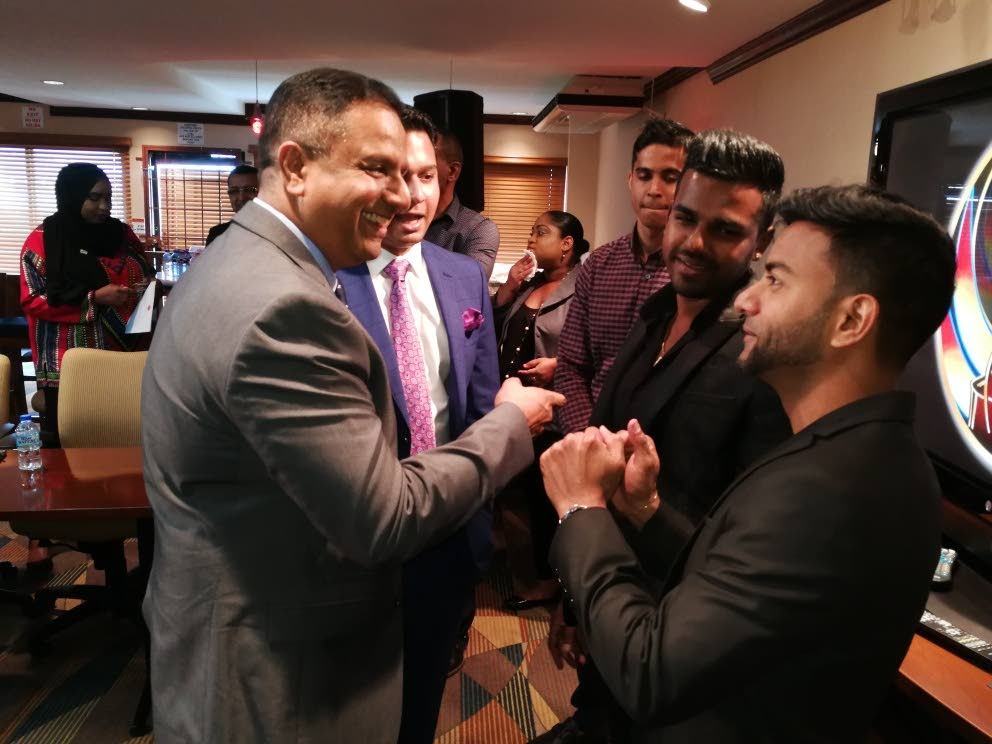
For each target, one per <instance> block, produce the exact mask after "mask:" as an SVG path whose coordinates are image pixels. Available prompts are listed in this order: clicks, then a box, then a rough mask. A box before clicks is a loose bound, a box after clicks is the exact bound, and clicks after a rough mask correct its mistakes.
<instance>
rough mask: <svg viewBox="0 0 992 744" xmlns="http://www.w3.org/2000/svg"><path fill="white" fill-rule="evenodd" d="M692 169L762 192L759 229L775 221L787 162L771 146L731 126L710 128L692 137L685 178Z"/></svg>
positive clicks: (764, 228)
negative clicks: (776, 207)
mask: <svg viewBox="0 0 992 744" xmlns="http://www.w3.org/2000/svg"><path fill="white" fill-rule="evenodd" d="M690 170H694V171H698V172H699V173H702V174H703V175H704V176H709V177H710V178H715V179H718V180H720V181H729V182H731V183H742V184H746V185H748V186H753V187H754V188H756V189H758V191H760V192H761V219H760V221H759V229H760V230H766V229H768V227H769V226H770V225H771V224H772V219H773V218H774V217H775V206H776V204H778V200H779V197H781V195H782V185H783V184H784V183H785V164H784V163H783V162H782V156H781V155H779V154H778V153H777V152H776V151H775V149H774V148H773V147H772V146H771V145H769V144H766V143H765V142H762V141H761V140H758V139H755V138H754V137H750V136H748V135H746V134H741V133H740V132H734V131H732V130H730V129H708V130H706V131H705V132H700V133H699V134H697V135H696V136H695V137H693V138H692V139H691V140H689V144H688V146H687V147H686V150H685V165H684V166H683V168H682V175H683V177H684V176H685V174H686V173H688V172H689V171H690Z"/></svg>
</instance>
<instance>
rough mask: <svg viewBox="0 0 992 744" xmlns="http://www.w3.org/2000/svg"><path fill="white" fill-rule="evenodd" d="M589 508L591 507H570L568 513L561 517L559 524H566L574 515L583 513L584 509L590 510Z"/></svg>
mask: <svg viewBox="0 0 992 744" xmlns="http://www.w3.org/2000/svg"><path fill="white" fill-rule="evenodd" d="M588 508H589V507H588V506H586V505H585V504H572V505H571V506H570V507H568V511H567V512H565V513H564V514H562V515H561V519H559V520H558V524H564V523H565V520H566V519H568V518H569V517H570V516H572V515H573V514H575V512H577V511H582V510H583V509H588Z"/></svg>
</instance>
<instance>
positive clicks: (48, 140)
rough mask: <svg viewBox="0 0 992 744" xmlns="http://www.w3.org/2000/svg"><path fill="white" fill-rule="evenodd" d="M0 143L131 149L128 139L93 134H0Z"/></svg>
mask: <svg viewBox="0 0 992 744" xmlns="http://www.w3.org/2000/svg"><path fill="white" fill-rule="evenodd" d="M0 142H3V143H4V144H5V145H42V146H44V145H48V146H51V147H70V148H72V147H105V148H107V149H114V150H126V149H130V147H131V138H130V137H100V136H98V135H93V134H36V133H33V132H0Z"/></svg>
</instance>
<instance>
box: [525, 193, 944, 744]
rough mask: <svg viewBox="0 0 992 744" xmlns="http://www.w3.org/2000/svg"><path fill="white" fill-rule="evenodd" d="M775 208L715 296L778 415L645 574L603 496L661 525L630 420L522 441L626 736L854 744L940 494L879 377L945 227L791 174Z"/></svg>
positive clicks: (929, 547)
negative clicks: (663, 575) (657, 572)
mask: <svg viewBox="0 0 992 744" xmlns="http://www.w3.org/2000/svg"><path fill="white" fill-rule="evenodd" d="M779 215H780V216H781V218H782V220H783V222H784V223H785V225H786V226H785V227H784V228H783V229H782V230H781V232H780V233H779V235H778V237H777V239H776V241H775V244H774V245H773V246H772V248H771V250H770V252H769V255H768V258H767V263H766V265H765V274H764V277H763V279H762V280H761V281H760V282H758V283H757V284H755V285H753V286H752V287H750V288H749V289H747V290H746V291H745V292H743V293H742V294H741V295H739V296H738V298H737V300H736V303H735V307H736V308H737V309H739V310H740V311H742V312H743V313H745V315H746V316H747V317H746V320H745V323H744V335H745V342H744V349H743V351H742V353H741V356H740V360H741V363H742V364H743V366H744V367H745V369H747V370H748V371H750V372H752V373H753V374H755V375H757V376H759V377H760V378H761V379H763V380H765V381H766V382H768V383H769V384H770V385H771V386H772V387H773V388H774V389H775V390H776V391H777V392H778V394H779V396H780V398H781V400H782V403H783V406H784V408H785V411H786V413H787V414H788V416H789V420H790V423H791V425H792V428H793V430H794V431H795V432H797V433H796V434H795V435H794V436H793V437H792V438H790V439H789V440H787V441H786V442H784V443H783V444H781V445H779V446H778V447H776V448H774V449H773V450H772V451H771V452H769V453H767V454H765V455H764V456H763V457H761V458H759V459H758V460H757V461H756V462H755V463H754V464H752V465H751V466H750V467H749V468H748V469H747V470H745V471H744V472H743V473H742V474H741V475H740V476H738V477H737V478H736V479H735V481H734V482H733V483H732V484H731V486H730V487H729V488H728V489H727V490H726V491H725V492H724V494H723V495H722V496H721V498H720V499H719V500H718V501H717V503H716V504H715V505H714V507H713V508H712V509H711V510H710V511H709V512H708V513H707V515H706V517H705V519H704V520H703V522H702V523H701V525H700V527H699V528H698V529H697V530H696V532H695V534H694V535H693V537H692V539H691V540H690V542H689V544H688V545H687V546H686V548H685V549H684V550H683V552H682V554H681V555H680V557H679V558H678V560H677V562H676V564H675V566H674V567H673V569H672V571H671V572H670V574H669V576H668V578H667V580H666V581H665V583H664V585H663V586H662V587H660V590H659V587H658V585H657V583H656V582H655V581H654V580H653V579H652V577H651V576H650V575H649V574H648V573H647V572H646V571H645V568H644V567H643V566H642V565H641V563H640V562H639V561H638V558H637V556H636V554H635V553H634V551H633V550H632V549H631V547H630V546H629V545H628V544H627V542H626V541H625V540H624V539H623V536H622V533H621V532H620V530H619V529H618V528H617V526H616V523H615V521H614V519H613V517H612V516H611V515H610V513H609V512H608V511H607V510H606V508H605V507H606V503H607V500H608V499H609V498H611V497H612V498H613V505H614V507H615V508H616V509H617V510H618V511H620V512H621V513H622V514H624V515H625V518H627V519H628V520H629V521H631V522H632V523H633V524H635V525H639V526H640V529H641V539H647V538H648V537H649V536H651V539H656V540H665V539H666V534H665V533H666V529H667V527H666V525H665V523H664V521H663V520H658V519H656V517H657V515H658V513H659V511H658V509H657V505H656V504H657V500H658V499H659V497H660V499H661V500H664V499H665V494H664V493H663V492H662V493H658V492H657V491H656V490H655V488H656V480H655V472H656V469H657V467H658V460H657V454H656V452H655V448H654V444H653V443H652V441H651V439H650V438H649V437H647V436H645V435H644V434H643V432H642V430H641V429H640V427H639V426H638V425H637V423H636V422H631V423H630V424H629V426H628V428H627V430H626V432H625V433H622V434H617V435H613V434H610V433H609V432H606V431H599V430H594V429H588V430H586V432H583V433H581V434H575V435H572V436H570V437H568V438H566V439H565V440H563V441H562V442H560V443H559V444H558V445H556V446H555V447H553V448H552V449H551V450H549V451H548V452H547V453H546V454H545V455H544V457H543V458H542V462H541V465H542V471H543V472H544V475H545V483H546V486H547V490H548V495H549V498H550V499H551V500H552V503H553V504H554V505H555V507H556V508H557V510H558V512H559V514H560V516H561V518H562V524H561V526H560V527H559V529H558V533H557V535H556V537H555V540H554V543H553V546H552V556H551V557H552V561H551V562H552V565H554V566H556V567H557V569H558V570H559V572H560V577H561V580H562V583H563V585H564V587H565V589H566V591H567V592H568V593H569V596H570V600H569V601H570V603H572V604H573V606H574V608H575V610H576V613H577V615H578V620H579V625H580V628H581V629H582V630H583V632H584V633H585V636H586V639H587V641H588V644H589V647H590V649H591V652H592V655H593V656H594V657H595V658H596V659H597V661H598V664H599V668H600V671H601V673H602V675H603V678H604V679H605V680H606V682H607V684H608V686H609V688H610V690H611V692H612V693H613V696H614V697H615V699H616V701H617V702H618V703H619V704H620V706H622V707H623V709H624V710H625V711H626V712H627V714H628V715H629V716H630V718H631V719H632V721H633V723H632V730H631V732H630V739H631V740H633V741H638V742H654V741H657V742H662V741H663V742H665V744H670V743H673V742H674V743H675V744H679V743H680V742H704V741H705V742H753V741H761V742H790V743H791V742H828V741H829V742H852V741H858V740H860V739H861V738H862V737H863V736H864V735H865V733H866V731H867V729H868V726H869V724H870V721H871V717H872V715H873V713H874V710H875V708H876V706H877V704H878V703H879V701H880V700H881V699H882V697H883V695H884V694H885V691H886V689H887V687H888V685H889V684H890V682H891V679H892V677H893V676H894V674H895V672H896V670H897V669H898V666H899V663H900V662H901V660H902V658H903V656H904V654H905V652H906V649H907V648H908V646H909V643H910V640H911V639H912V636H913V633H914V630H915V628H916V625H917V622H918V621H919V618H920V614H921V612H922V610H923V607H924V604H925V601H926V597H927V593H928V589H929V584H930V578H931V575H932V573H933V568H934V566H935V564H936V561H937V557H938V553H939V547H940V523H939V490H938V485H937V481H936V478H935V476H934V473H933V469H932V467H931V465H930V462H929V460H928V458H927V456H926V453H925V452H924V451H923V449H922V448H921V447H920V445H919V443H918V442H917V440H916V437H915V435H914V432H913V424H912V421H913V398H912V395H911V394H908V393H904V392H895V391H894V386H895V383H896V380H897V378H898V376H899V373H900V372H901V370H902V368H903V366H904V365H905V363H906V362H907V361H908V359H909V358H910V357H911V356H912V355H913V353H914V352H915V351H916V350H917V349H918V348H919V347H920V346H921V345H922V344H923V343H924V341H925V340H926V339H927V338H928V337H929V336H930V335H931V334H932V333H933V332H934V331H935V330H936V328H937V327H938V326H939V324H940V322H941V320H942V319H943V317H944V315H945V314H946V312H947V309H948V307H949V305H950V300H951V295H952V294H953V287H954V249H953V244H952V241H951V240H950V238H949V236H948V235H947V233H946V232H945V231H944V230H943V229H942V228H941V227H940V226H939V225H938V224H937V223H936V222H935V221H934V220H933V219H931V218H930V217H929V216H927V215H925V214H923V213H922V212H919V211H917V210H915V209H914V208H912V207H910V206H908V205H906V204H905V203H903V202H901V201H900V200H898V199H896V198H895V197H891V196H889V195H886V194H881V193H879V192H874V191H871V190H869V189H868V188H866V187H863V186H850V187H821V188H818V189H806V190H801V191H798V192H796V193H795V194H793V195H792V196H790V197H789V198H787V199H786V200H784V202H783V203H782V204H781V205H780V207H779ZM625 448H626V450H627V452H626V455H625ZM625 457H626V463H625ZM661 467H664V463H662V465H661Z"/></svg>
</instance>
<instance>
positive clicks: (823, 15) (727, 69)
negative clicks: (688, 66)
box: [655, 0, 888, 90]
mask: <svg viewBox="0 0 992 744" xmlns="http://www.w3.org/2000/svg"><path fill="white" fill-rule="evenodd" d="M886 2H888V0H824V1H823V2H820V3H817V4H816V5H814V6H813V7H812V8H810V9H809V10H806V11H804V12H802V13H800V14H799V15H797V16H794V17H792V18H790V19H789V20H787V21H786V22H785V23H783V24H781V25H779V26H776V27H775V28H773V29H772V30H771V31H768V32H766V33H763V34H761V36H758V37H756V38H754V39H752V40H751V41H749V42H747V43H746V44H744V45H742V46H739V47H737V49H735V50H734V51H732V52H730V53H729V54H725V55H724V56H723V57H720V59H718V60H717V61H716V62H713V63H712V64H711V65H709V66H708V67H707V68H706V72H707V73H708V74H709V76H710V80H712V81H713V83H714V84H715V83H719V82H721V81H723V80H726V79H727V78H729V77H731V76H732V75H736V74H737V73H739V72H742V71H743V70H746V69H747V68H748V67H751V66H752V65H756V64H758V63H759V62H761V61H762V60H765V59H768V58H769V57H771V56H773V55H776V54H778V53H779V52H783V51H785V50H786V49H788V48H789V47H791V46H795V45H796V44H798V43H800V42H801V41H805V40H806V39H809V38H811V37H813V36H816V35H817V34H822V33H823V32H824V31H827V30H828V29H831V28H833V27H834V26H837V25H840V24H841V23H843V22H844V21H848V20H850V19H851V18H854V17H855V16H859V15H861V14H862V13H865V12H867V11H869V10H871V9H872V8H876V7H878V6H879V5H883V4H884V3H886ZM655 90H657V88H656V89H655Z"/></svg>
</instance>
